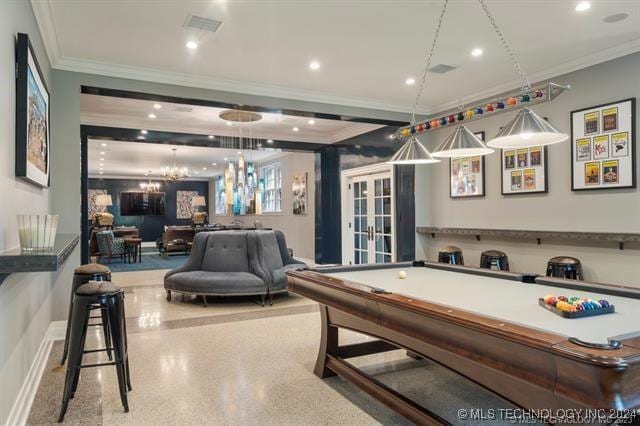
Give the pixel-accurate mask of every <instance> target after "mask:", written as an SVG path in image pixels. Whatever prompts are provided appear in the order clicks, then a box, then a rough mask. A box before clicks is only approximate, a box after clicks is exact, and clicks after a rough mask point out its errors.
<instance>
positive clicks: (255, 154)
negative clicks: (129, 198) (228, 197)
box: [88, 139, 313, 179]
mask: <svg viewBox="0 0 640 426" xmlns="http://www.w3.org/2000/svg"><path fill="white" fill-rule="evenodd" d="M103 145H106V146H103ZM88 147H89V150H88V160H89V161H88V163H89V167H88V172H89V176H92V177H127V178H140V179H144V178H145V176H144V174H145V173H148V172H149V171H151V173H150V174H149V176H151V177H155V178H159V177H161V172H160V169H161V168H162V167H171V166H172V163H173V152H172V151H171V149H172V148H177V149H178V150H177V151H176V165H177V166H178V167H187V168H188V169H189V174H190V175H191V177H192V178H194V179H205V178H210V177H213V176H216V175H219V174H221V173H222V172H223V167H224V162H225V157H226V158H228V159H229V160H230V161H237V159H238V157H239V154H238V150H236V149H224V148H202V147H195V146H182V145H175V146H174V145H165V144H157V143H147V142H122V141H111V140H108V141H107V140H97V139H89V143H88ZM102 152H104V154H101V153H102ZM282 155H286V154H284V153H282V152H279V151H269V150H260V151H251V150H245V151H244V156H245V159H246V160H247V161H252V162H256V163H260V162H264V161H266V160H271V159H274V158H277V157H279V156H282ZM310 155H313V154H310ZM101 158H104V160H103V161H100V159H101ZM100 163H102V164H103V165H102V166H100ZM212 163H217V164H216V166H213V165H212ZM101 167H102V169H103V170H102V172H103V174H100V171H101V170H100V168H101ZM204 167H206V170H203V168H204Z"/></svg>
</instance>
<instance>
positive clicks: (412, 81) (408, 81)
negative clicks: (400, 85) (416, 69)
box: [404, 77, 416, 86]
mask: <svg viewBox="0 0 640 426" xmlns="http://www.w3.org/2000/svg"><path fill="white" fill-rule="evenodd" d="M404 84H406V85H407V86H411V85H414V84H416V79H415V78H413V77H409V78H407V79H406V80H405V81H404Z"/></svg>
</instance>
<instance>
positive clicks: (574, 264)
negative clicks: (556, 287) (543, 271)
mask: <svg viewBox="0 0 640 426" xmlns="http://www.w3.org/2000/svg"><path fill="white" fill-rule="evenodd" d="M547 276H548V277H556V278H567V279H570V280H580V281H582V280H584V277H583V275H582V264H581V263H580V261H579V260H578V259H576V258H575V257H569V256H558V257H552V258H551V259H549V262H547Z"/></svg>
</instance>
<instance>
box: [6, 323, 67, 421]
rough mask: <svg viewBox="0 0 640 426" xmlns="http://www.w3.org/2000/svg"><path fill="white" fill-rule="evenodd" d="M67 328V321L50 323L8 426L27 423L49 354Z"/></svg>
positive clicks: (61, 338) (15, 403) (14, 405)
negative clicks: (54, 343)
mask: <svg viewBox="0 0 640 426" xmlns="http://www.w3.org/2000/svg"><path fill="white" fill-rule="evenodd" d="M66 329H67V322H66V321H53V322H52V323H51V324H49V328H48V329H47V332H46V333H45V335H44V337H43V338H42V342H41V343H40V347H39V348H38V352H36V356H35V357H34V359H33V362H32V363H31V367H30V368H29V372H28V373H27V377H25V379H24V382H23V383H22V388H20V392H19V393H18V397H17V398H16V400H15V402H14V403H13V407H12V408H11V412H10V413H9V417H8V418H7V423H6V426H23V425H25V424H26V423H27V419H28V418H29V413H30V412H31V405H32V404H33V400H34V399H35V397H36V392H38V387H39V386H40V380H41V379H42V374H43V373H44V370H45V367H46V366H47V361H48V360H49V355H50V354H51V348H52V347H53V342H54V341H56V340H63V339H64V336H65V333H66Z"/></svg>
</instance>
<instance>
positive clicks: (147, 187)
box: [140, 170, 160, 192]
mask: <svg viewBox="0 0 640 426" xmlns="http://www.w3.org/2000/svg"><path fill="white" fill-rule="evenodd" d="M150 174H151V170H149V173H145V176H149V175H150ZM140 189H142V190H143V191H144V192H158V191H159V190H160V184H159V183H157V182H151V177H149V182H142V183H141V184H140Z"/></svg>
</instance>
